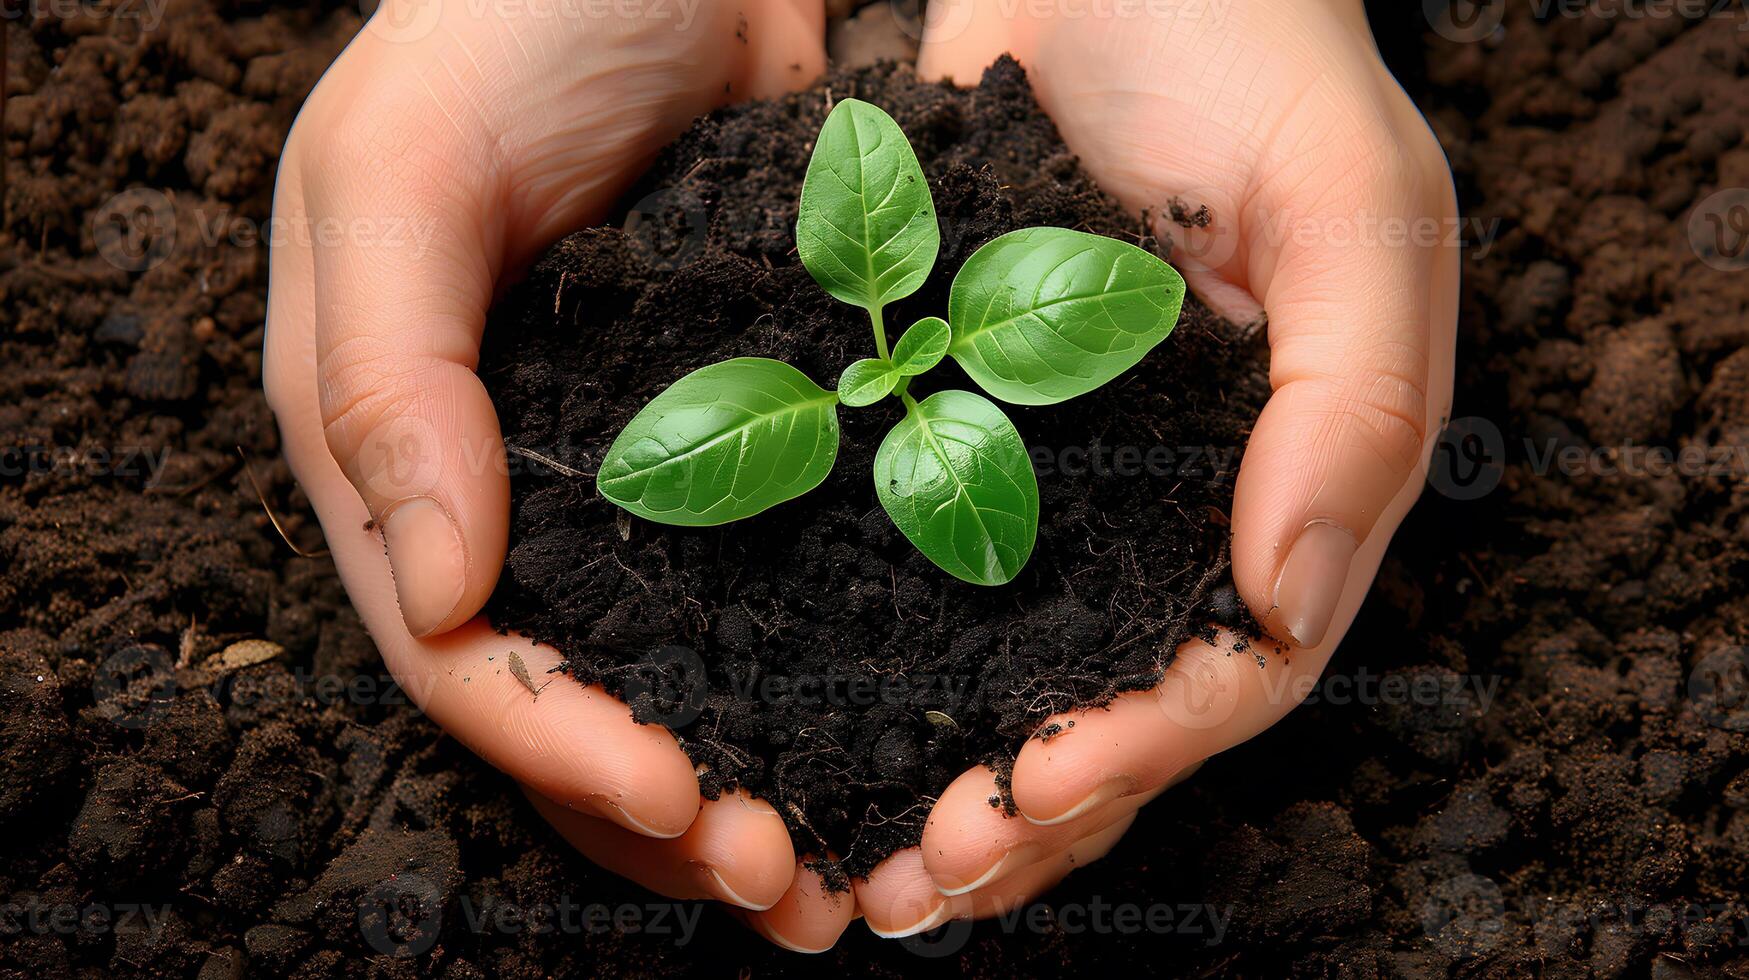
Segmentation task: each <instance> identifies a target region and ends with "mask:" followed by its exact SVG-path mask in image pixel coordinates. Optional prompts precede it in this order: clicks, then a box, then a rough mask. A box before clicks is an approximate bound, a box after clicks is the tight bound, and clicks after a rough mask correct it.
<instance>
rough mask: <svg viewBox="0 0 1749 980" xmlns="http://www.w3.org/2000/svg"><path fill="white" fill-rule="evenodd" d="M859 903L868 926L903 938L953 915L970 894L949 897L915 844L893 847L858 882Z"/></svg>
mask: <svg viewBox="0 0 1749 980" xmlns="http://www.w3.org/2000/svg"><path fill="white" fill-rule="evenodd" d="M855 889H856V907H857V909H858V911H860V912H861V913H862V917H863V920H864V921H865V922H867V923H868V927H869V930H870V931H871V932H873V933H874V934H875V935H877V936H880V937H882V938H884V939H903V938H904V937H906V936H914V935H916V934H917V933H920V932H927V931H929V930H930V929H933V928H935V927H936V926H938V925H941V924H942V923H943V922H947V921H948V920H949V919H951V918H953V914H954V909H955V907H956V906H959V907H965V906H969V904H970V899H969V898H968V897H967V896H964V895H961V896H955V897H949V896H947V895H943V894H942V893H941V892H940V891H939V890H938V889H937V888H936V887H935V879H934V878H931V877H930V876H929V870H928V869H927V868H926V867H924V864H923V852H922V851H920V850H919V849H917V848H915V847H907V848H905V849H903V850H900V851H894V852H893V853H892V854H891V855H889V856H888V857H887V858H886V859H885V860H883V861H881V862H880V863H879V864H877V865H875V866H874V868H873V869H872V870H871V871H869V873H868V877H867V878H866V879H864V880H862V881H858V882H857V883H856V884H855Z"/></svg>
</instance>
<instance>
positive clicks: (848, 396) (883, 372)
mask: <svg viewBox="0 0 1749 980" xmlns="http://www.w3.org/2000/svg"><path fill="white" fill-rule="evenodd" d="M898 383H899V372H898V371H897V370H896V369H895V368H894V367H893V364H892V362H891V361H883V360H881V359H879V358H875V357H865V358H863V359H862V360H860V361H857V362H856V363H854V364H852V365H850V366H849V367H847V368H845V369H844V373H843V374H842V375H840V376H839V378H838V400H839V401H841V402H843V403H844V404H846V405H849V406H850V407H851V408H861V407H862V406H864V405H873V404H874V403H875V402H878V401H880V400H881V399H883V398H885V397H887V396H888V395H889V394H892V391H893V388H894V386H896V385H897V384H898Z"/></svg>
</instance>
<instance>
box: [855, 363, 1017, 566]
mask: <svg viewBox="0 0 1749 980" xmlns="http://www.w3.org/2000/svg"><path fill="white" fill-rule="evenodd" d="M874 478H875V493H876V495H877V496H879V497H880V501H881V506H882V507H885V508H886V511H887V514H888V516H890V517H892V519H893V523H894V524H896V525H898V527H899V530H901V531H903V532H904V533H905V537H907V538H909V539H910V540H911V543H912V544H914V545H916V546H917V550H919V551H921V552H923V554H924V555H926V556H928V558H929V560H930V561H933V562H935V563H936V564H937V565H940V566H941V567H942V569H944V570H945V571H947V572H948V573H949V574H952V575H953V576H955V577H957V578H960V579H964V580H965V581H967V582H971V583H973V584H975V585H1002V584H1004V583H1006V582H1009V581H1011V580H1012V579H1013V578H1014V576H1016V575H1018V574H1020V570H1021V568H1022V567H1024V566H1025V565H1026V560H1027V559H1028V558H1030V557H1032V547H1033V542H1034V541H1035V540H1036V539H1037V537H1038V480H1037V479H1036V478H1035V477H1034V476H1033V472H1032V460H1031V459H1030V458H1029V457H1028V456H1027V452H1026V444H1025V443H1024V442H1022V441H1021V438H1020V433H1018V432H1016V431H1015V430H1014V423H1012V422H1010V421H1008V417H1007V416H1006V415H1003V414H1002V410H1001V409H1000V408H997V407H996V406H995V405H994V404H992V403H991V402H990V401H989V399H987V398H984V397H983V396H981V395H976V394H973V393H972V392H969V391H952V390H950V391H938V392H936V393H935V394H933V395H930V396H929V397H928V398H926V399H924V400H923V401H921V402H919V403H917V405H916V406H915V407H913V408H912V410H911V411H910V413H908V414H907V415H906V416H905V420H904V421H903V422H900V423H899V424H898V425H896V426H894V427H893V430H892V431H891V432H889V433H887V437H886V439H885V440H883V441H882V442H881V448H880V450H879V451H878V452H877V453H876V454H875V464H874Z"/></svg>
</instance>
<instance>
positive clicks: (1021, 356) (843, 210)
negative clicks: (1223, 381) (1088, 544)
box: [596, 99, 1184, 585]
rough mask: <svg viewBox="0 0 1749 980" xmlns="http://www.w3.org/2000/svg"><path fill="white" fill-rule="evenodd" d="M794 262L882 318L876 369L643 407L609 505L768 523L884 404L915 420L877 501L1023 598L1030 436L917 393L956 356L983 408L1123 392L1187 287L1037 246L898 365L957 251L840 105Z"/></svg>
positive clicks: (958, 293) (964, 406)
mask: <svg viewBox="0 0 1749 980" xmlns="http://www.w3.org/2000/svg"><path fill="white" fill-rule="evenodd" d="M796 246H797V250H798V251H799V253H800V255H801V259H802V265H804V266H805V267H806V268H807V270H808V272H809V273H810V274H812V275H813V277H814V280H815V281H816V282H818V283H819V284H820V285H821V286H822V287H823V288H824V289H825V290H826V291H827V292H828V293H831V294H832V295H833V296H835V297H837V298H838V299H840V300H842V301H844V302H845V303H849V304H850V305H852V306H860V307H862V308H863V309H864V310H866V311H868V317H869V322H870V324H871V325H872V326H873V328H874V353H875V356H874V357H871V358H865V359H863V360H859V361H857V362H855V363H853V364H851V365H850V366H848V367H846V368H845V369H844V373H843V374H842V375H841V376H840V377H839V379H838V390H837V391H835V392H834V391H827V390H825V389H823V388H821V387H820V386H819V385H817V384H815V383H814V382H813V381H811V380H809V378H808V377H807V376H806V375H804V374H802V372H800V371H798V370H796V369H795V368H793V367H791V366H790V365H788V364H785V363H783V362H782V361H775V360H770V359H767V358H761V357H738V358H735V359H733V360H729V361H724V362H722V363H720V364H712V365H709V366H708V367H703V368H700V369H698V370H697V371H694V372H692V373H691V374H688V375H687V376H686V377H684V378H681V379H680V380H679V381H677V382H675V383H674V385H673V386H672V387H670V388H668V389H667V390H666V391H664V392H662V393H661V394H660V395H657V396H656V397H655V398H654V399H653V400H652V401H651V402H650V404H648V405H646V406H644V409H643V411H641V412H639V413H638V414H637V416H636V417H635V418H633V419H632V421H631V422H630V423H629V424H628V425H627V426H626V427H625V430H624V431H622V432H621V433H620V434H619V436H618V438H616V439H615V440H614V441H613V445H612V446H611V447H610V448H609V449H608V451H607V456H606V458H605V459H603V460H602V464H601V467H600V470H599V471H598V472H597V475H596V485H597V486H598V487H599V488H600V490H601V493H602V495H603V496H605V497H606V498H607V499H608V500H611V501H613V502H614V503H615V504H618V505H619V506H621V507H623V508H625V509H626V510H628V511H630V512H632V513H633V514H636V515H638V516H640V517H644V518H647V519H649V520H652V521H659V522H661V523H664V524H681V525H691V526H700V525H713V524H722V523H726V522H728V521H735V520H740V519H741V518H744V517H752V516H753V515H754V514H757V513H759V512H760V511H763V510H765V509H766V508H768V507H771V506H773V505H776V504H780V503H782V502H784V501H786V500H789V499H791V498H794V497H798V496H800V495H802V494H804V493H807V492H808V491H809V490H812V489H813V488H815V487H817V486H819V485H820V482H821V481H822V480H824V479H825V478H826V474H827V473H829V472H830V471H831V469H832V464H833V462H834V461H835V460H836V459H837V457H838V413H837V409H838V406H840V405H843V406H846V407H849V408H860V407H862V406H866V405H873V404H875V403H876V402H879V401H880V400H882V399H884V398H887V397H894V398H898V399H899V400H900V401H901V402H903V403H904V406H905V418H904V420H903V421H901V422H899V424H898V425H896V426H894V427H893V429H892V431H890V432H888V433H887V436H886V438H885V440H883V441H882V442H881V447H880V450H879V452H877V453H876V455H875V462H874V481H875V493H876V495H877V496H878V497H879V498H880V502H881V506H882V507H884V508H886V511H887V514H888V515H889V516H890V517H891V518H892V519H893V523H894V524H895V525H897V526H898V528H899V530H901V531H903V532H904V534H905V537H907V538H909V539H910V541H911V543H912V544H913V545H915V546H916V547H917V549H918V550H919V551H921V552H923V554H924V555H926V556H928V558H929V559H930V560H931V561H933V562H935V563H936V564H937V565H939V566H941V568H942V569H944V570H946V571H947V572H948V573H950V574H952V575H954V576H955V577H957V578H961V579H964V580H965V581H967V582H972V583H975V584H978V585H1002V584H1004V583H1006V582H1009V581H1011V580H1013V578H1014V577H1015V576H1016V575H1018V574H1019V573H1020V570H1021V568H1023V567H1025V565H1026V561H1027V559H1028V558H1029V557H1031V555H1032V548H1033V542H1034V540H1035V539H1036V538H1037V537H1038V481H1037V479H1036V478H1035V477H1034V475H1033V471H1032V461H1031V458H1030V457H1029V456H1028V454H1027V451H1026V444H1025V443H1024V442H1023V441H1022V440H1021V438H1020V433H1018V432H1016V431H1015V429H1014V423H1012V422H1010V421H1009V420H1008V416H1006V415H1004V414H1003V412H1002V410H1001V409H1000V408H998V407H997V406H996V405H995V404H994V403H992V402H991V401H990V400H989V399H987V398H985V397H983V396H982V395H979V394H976V393H974V392H970V391H957V390H947V391H938V392H936V393H935V394H933V395H930V396H929V397H927V398H924V399H923V400H921V401H918V400H917V399H915V398H913V397H912V396H911V394H910V392H909V391H908V390H907V389H908V388H909V386H910V383H911V379H912V378H914V377H916V376H918V375H920V374H923V373H924V372H926V371H928V370H929V369H930V368H933V367H935V366H936V365H937V364H939V363H940V362H941V361H942V359H943V358H944V357H948V356H952V357H953V359H954V360H955V361H957V362H958V363H959V365H960V367H961V368H963V369H964V370H965V372H966V374H967V375H969V376H970V377H971V379H972V380H973V381H974V382H976V383H977V384H978V386H979V387H981V388H983V389H984V390H985V391H986V392H988V393H990V394H991V395H994V396H995V397H996V398H999V399H1001V400H1003V401H1006V402H1010V403H1012V404H1016V405H1052V404H1055V403H1057V402H1060V401H1063V400H1065V399H1068V398H1073V397H1075V396H1076V395H1083V394H1086V393H1087V392H1089V391H1092V390H1094V389H1095V388H1098V387H1099V386H1100V385H1103V384H1105V383H1106V382H1108V381H1110V380H1112V379H1113V378H1115V377H1117V376H1118V375H1119V374H1122V373H1123V372H1124V371H1127V370H1129V369H1130V368H1131V367H1133V366H1135V364H1136V363H1137V362H1138V361H1140V360H1141V359H1142V358H1143V357H1144V356H1146V355H1147V353H1148V351H1150V350H1152V349H1153V348H1154V346H1155V345H1156V344H1159V343H1160V342H1161V341H1162V340H1165V339H1166V335H1167V334H1169V333H1171V332H1172V328H1173V326H1174V325H1175V324H1176V323H1177V322H1178V313H1179V309H1180V307H1181V306H1182V305H1183V302H1184V280H1183V279H1182V278H1180V277H1179V275H1178V273H1177V272H1176V271H1174V270H1173V269H1172V267H1171V266H1169V265H1167V264H1166V263H1165V262H1163V261H1161V260H1160V259H1159V258H1158V257H1156V256H1154V255H1152V254H1151V253H1149V252H1146V251H1144V250H1142V249H1140V248H1137V247H1135V246H1134V245H1129V244H1126V243H1124V242H1120V241H1117V240H1115V239H1110V238H1104V237H1101V236H1099V235H1090V234H1087V233H1085V232H1079V231H1071V230H1069V229H1066V228H1023V229H1021V230H1020V231H1014V232H1009V233H1008V234H1006V235H1002V236H1001V237H999V238H997V239H995V240H994V241H992V242H990V243H988V244H986V245H985V246H984V247H982V248H980V249H978V251H977V252H976V253H974V254H973V255H972V257H971V258H970V259H967V260H966V263H965V265H964V266H962V267H961V268H960V270H959V274H958V275H956V276H955V277H954V280H953V285H952V287H951V288H950V290H949V293H948V309H947V319H946V320H943V319H941V318H939V317H933V316H932V317H925V318H923V319H921V320H918V321H917V322H916V323H914V324H912V325H911V326H910V327H909V328H908V329H907V330H906V331H905V333H904V335H903V336H901V337H900V338H899V342H898V343H897V344H895V345H893V347H892V348H891V349H890V350H889V348H888V346H887V330H886V324H885V322H884V321H883V319H882V314H883V312H884V310H885V308H886V306H887V304H889V303H892V302H893V301H895V300H899V299H903V298H905V297H906V296H909V295H911V294H912V293H914V292H916V291H917V290H918V288H919V287H921V286H922V285H923V283H924V280H926V279H927V278H928V277H929V272H930V269H932V268H933V267H934V265H935V258H936V254H937V253H938V252H939V251H940V249H941V232H940V229H939V228H938V227H937V225H936V221H935V203H934V201H933V199H932V198H931V197H930V193H929V182H928V181H927V180H926V179H925V178H924V176H923V169H922V167H920V166H919V165H918V163H917V156H916V154H915V153H913V152H912V150H911V145H910V143H909V142H908V141H907V140H906V139H905V134H904V133H903V132H901V131H900V130H899V126H898V124H897V123H895V122H893V120H892V118H891V117H889V116H888V115H887V114H886V113H885V112H883V111H881V110H880V109H879V108H877V107H875V106H873V105H870V104H869V103H866V102H859V101H857V100H855V99H845V100H843V101H841V102H839V103H838V105H837V106H836V107H835V108H834V109H833V110H832V112H831V114H830V115H829V116H827V118H826V124H825V125H824V126H823V127H821V129H820V136H819V139H818V140H817V142H816V143H815V146H814V156H813V159H812V160H811V161H810V162H809V164H808V173H807V176H806V178H805V179H804V180H803V182H802V200H801V209H800V217H799V220H798V221H797V224H796Z"/></svg>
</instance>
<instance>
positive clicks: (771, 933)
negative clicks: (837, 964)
mask: <svg viewBox="0 0 1749 980" xmlns="http://www.w3.org/2000/svg"><path fill="white" fill-rule="evenodd" d="M757 928H758V929H759V931H760V932H763V933H764V934H765V938H766V939H769V940H771V941H772V942H774V943H776V944H777V945H779V946H782V947H783V948H784V949H787V950H789V951H790V952H792V953H805V954H807V955H809V956H817V955H819V954H821V953H826V952H830V951H831V949H832V945H831V944H828V945H825V946H821V947H819V948H818V949H816V948H813V947H809V946H803V945H801V944H800V943H797V942H792V941H790V940H789V939H787V938H785V937H784V934H783V933H781V932H778V931H777V930H776V929H774V928H772V926H771V923H769V922H766V921H764V920H760V922H759V925H758V927H757Z"/></svg>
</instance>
